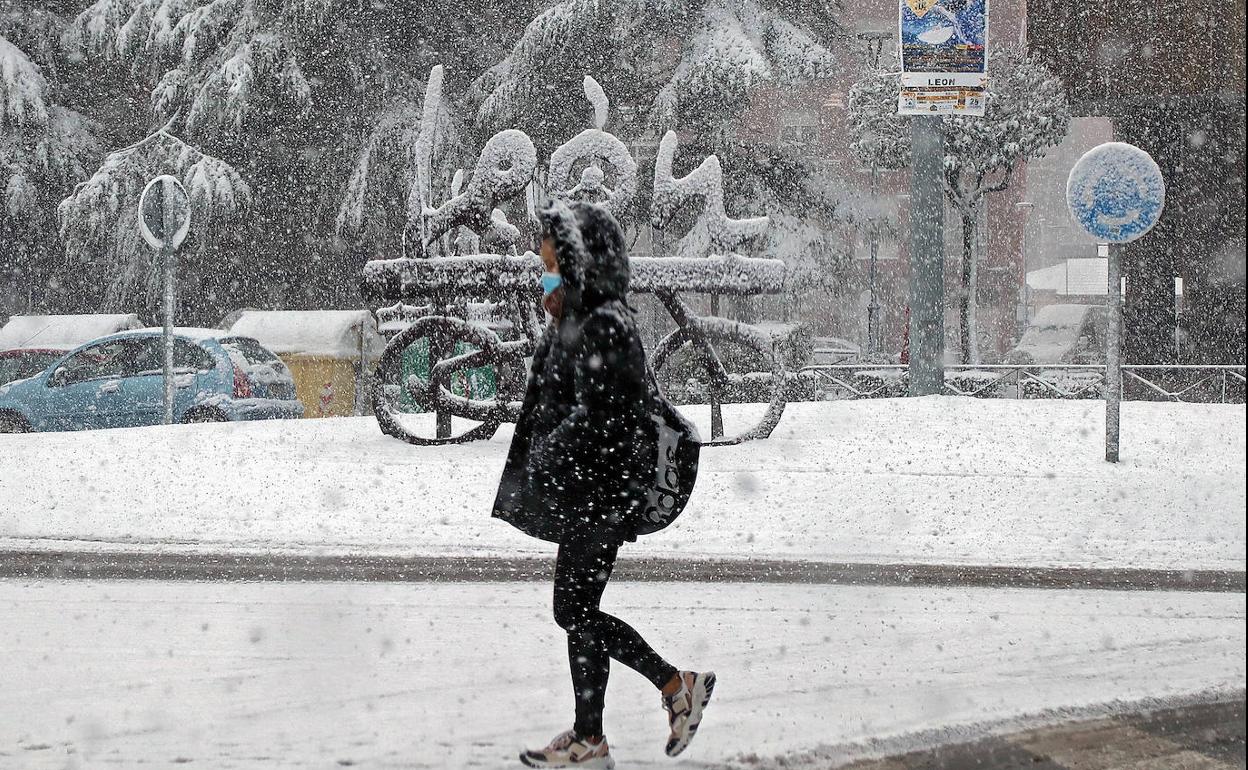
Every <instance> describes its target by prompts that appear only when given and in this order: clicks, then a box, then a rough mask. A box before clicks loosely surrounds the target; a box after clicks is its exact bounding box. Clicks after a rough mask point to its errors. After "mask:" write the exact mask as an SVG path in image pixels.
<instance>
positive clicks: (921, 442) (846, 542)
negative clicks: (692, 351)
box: [0, 398, 1245, 569]
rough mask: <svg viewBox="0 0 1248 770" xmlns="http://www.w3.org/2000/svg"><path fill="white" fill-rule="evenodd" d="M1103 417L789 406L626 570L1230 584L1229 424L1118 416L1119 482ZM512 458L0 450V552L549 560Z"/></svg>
mask: <svg viewBox="0 0 1248 770" xmlns="http://www.w3.org/2000/svg"><path fill="white" fill-rule="evenodd" d="M739 408H744V409H751V408H754V407H739ZM693 416H694V417H695V419H702V418H705V417H706V416H707V415H706V413H705V411H704V410H697V411H695V412H694V413H693ZM1103 419H1104V409H1103V406H1102V405H1101V404H1100V403H1099V402H1095V401H1010V400H1000V401H998V400H975V399H963V398H923V399H899V400H877V401H859V402H826V403H799V404H792V405H790V406H789V408H788V410H787V411H786V413H785V416H784V419H783V420H782V421H781V423H780V426H779V428H777V430H776V432H775V433H774V434H773V436H772V437H771V438H770V439H768V440H766V441H759V442H752V443H747V444H743V445H740V446H735V447H714V448H708V449H705V450H704V451H703V455H702V457H703V461H702V469H701V474H700V477H699V481H698V486H697V488H696V490H695V492H694V496H693V499H692V500H691V502H690V504H689V507H688V508H687V510H686V512H685V514H684V515H683V516H682V518H681V519H680V520H678V522H677V523H676V524H675V525H674V526H673V527H671V528H669V529H668V530H667V531H664V532H662V533H659V534H657V535H653V536H650V537H647V538H643V539H642V540H641V541H640V542H639V543H637V544H636V545H633V546H630V547H629V548H628V549H626V551H625V554H626V555H638V554H647V555H693V556H717V557H725V558H750V557H762V556H766V557H778V558H791V559H819V560H835V561H865V562H922V563H978V564H1025V565H1081V566H1099V567H1109V566H1116V567H1117V566H1130V567H1155V568H1211V569H1216V568H1222V569H1243V565H1244V558H1245V545H1244V544H1245V525H1244V509H1245V472H1244V460H1245V408H1244V407H1243V406H1242V405H1239V406H1225V405H1188V404H1156V403H1127V404H1124V405H1123V449H1122V458H1123V459H1122V462H1121V463H1120V464H1118V465H1111V464H1108V463H1106V462H1104V460H1103V451H1104V450H1103V443H1102V442H1103V434H1102V430H1103V427H1102V426H1103ZM509 440H510V426H504V427H503V428H502V429H501V430H500V431H499V433H498V435H497V436H495V438H494V439H493V440H492V441H488V442H480V443H475V444H467V445H459V446H447V447H413V446H409V445H407V444H404V443H402V442H399V441H396V440H395V439H392V438H389V437H386V436H384V435H382V434H381V432H380V431H379V430H378V428H377V425H376V423H375V422H374V421H373V420H372V419H370V418H346V419H334V420H303V421H291V422H276V423H244V424H231V425H188V426H175V427H171V428H163V427H156V428H138V429H123V430H109V431H95V432H82V433H59V434H31V435H17V436H13V435H0V469H2V472H0V548H6V547H7V548H55V549H64V548H69V549H93V550H97V549H119V548H120V549H145V548H156V549H160V550H165V551H172V550H193V549H203V548H208V549H212V550H229V549H245V550H262V551H272V550H285V551H291V550H294V551H307V552H319V553H369V554H429V555H436V554H497V555H512V556H514V555H524V554H526V553H527V554H539V553H547V552H548V551H549V549H548V548H547V547H546V545H545V544H543V543H540V542H538V541H535V540H532V539H530V538H527V537H525V536H524V535H522V534H520V533H519V532H516V531H514V530H513V529H512V528H511V527H509V526H507V525H505V524H503V523H500V522H498V521H496V520H492V519H491V518H490V516H489V511H490V504H491V503H492V501H493V496H494V492H495V485H496V483H497V479H498V475H499V473H500V471H501V469H502V464H503V460H504V456H505V454H506V450H507V445H508V441H509Z"/></svg>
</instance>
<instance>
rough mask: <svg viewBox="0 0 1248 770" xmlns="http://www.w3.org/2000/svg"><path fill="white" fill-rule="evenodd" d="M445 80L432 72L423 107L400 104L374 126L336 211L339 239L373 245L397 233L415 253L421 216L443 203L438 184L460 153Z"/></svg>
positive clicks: (438, 71) (439, 70) (437, 69)
mask: <svg viewBox="0 0 1248 770" xmlns="http://www.w3.org/2000/svg"><path fill="white" fill-rule="evenodd" d="M443 77H444V70H443V67H442V65H437V66H435V67H434V68H433V69H432V70H431V71H430V73H429V80H428V82H427V84H426V86H425V92H424V98H423V100H422V101H420V102H414V101H411V100H408V99H404V98H400V99H398V100H396V101H395V102H394V103H393V104H392V105H391V106H390V107H389V108H388V109H387V110H386V111H385V112H384V113H383V114H382V115H381V117H380V118H379V119H378V120H377V123H376V125H375V127H374V128H373V130H372V131H371V132H370V133H369V135H368V138H367V141H366V142H365V144H364V147H363V149H361V151H360V154H359V156H358V157H357V158H356V162H355V167H354V169H353V170H352V172H351V177H350V179H349V180H348V182H347V189H346V193H345V195H344V196H343V200H342V203H341V204H340V206H339V208H338V214H337V218H336V220H335V230H336V231H337V232H338V234H340V235H343V236H346V237H355V238H359V239H360V240H364V241H372V242H376V241H379V240H380V241H384V240H385V236H386V232H387V231H388V232H390V233H395V232H397V233H401V234H403V240H404V241H405V242H406V241H408V240H409V239H410V245H411V246H412V247H413V249H414V251H415V252H419V250H420V248H421V247H420V238H421V233H420V223H421V222H422V215H423V212H424V210H425V209H426V208H427V207H429V206H431V205H434V204H435V203H437V202H438V199H439V198H440V197H442V196H441V195H440V193H441V192H442V191H441V189H440V184H439V183H440V182H441V181H442V180H444V179H445V178H446V176H447V175H448V172H450V171H452V170H453V163H454V161H456V160H458V159H459V157H460V154H461V152H462V146H461V141H460V135H459V129H458V126H457V123H456V120H455V116H454V112H453V110H452V109H451V107H450V105H449V104H448V102H447V101H446V100H445V98H444V96H443V92H442V84H443ZM460 178H461V179H462V174H461V175H460ZM456 192H457V191H456ZM391 245H392V244H391Z"/></svg>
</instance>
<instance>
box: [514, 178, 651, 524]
mask: <svg viewBox="0 0 1248 770" xmlns="http://www.w3.org/2000/svg"><path fill="white" fill-rule="evenodd" d="M543 219H544V222H545V226H546V232H547V233H548V234H549V236H550V237H551V238H552V239H553V240H554V245H555V253H556V255H557V257H558V260H559V272H560V274H561V275H562V276H563V287H564V299H563V316H562V318H561V320H560V321H559V323H558V324H552V325H550V326H548V327H547V329H546V333H545V334H544V335H543V336H542V339H541V340H540V341H539V343H538V345H537V349H536V350H535V352H534V354H533V366H532V369H531V370H530V373H529V380H528V388H527V390H526V391H525V395H524V402H523V405H522V407H521V410H520V416H519V419H518V420H517V422H516V429H515V434H514V436H513V438H512V441H511V450H510V451H509V452H508V455H507V464H506V466H505V467H504V469H503V475H502V479H501V481H500V482H499V486H498V496H497V497H496V499H495V502H494V514H493V515H494V516H495V517H497V518H500V519H503V520H504V521H507V522H508V523H510V524H512V525H514V526H515V527H517V528H518V529H520V530H521V531H523V532H525V533H527V534H529V535H532V536H533V537H537V538H541V539H543V540H549V541H552V542H556V543H562V542H564V540H565V539H566V538H567V537H569V536H570V535H574V534H575V535H578V536H590V537H594V538H598V539H601V540H602V541H606V542H616V543H619V542H623V541H625V540H636V539H637V530H638V526H637V521H638V516H639V511H640V510H641V508H642V507H643V506H644V505H645V500H646V493H647V483H646V482H647V480H648V478H650V477H653V475H654V459H653V457H652V455H653V453H654V451H655V444H654V438H653V435H649V434H652V433H653V426H652V424H651V422H650V417H649V412H648V408H647V406H648V404H649V396H648V394H649V390H648V388H647V375H646V358H645V351H644V349H643V348H642V344H641V336H640V335H639V334H638V332H637V323H636V320H635V319H634V317H633V311H632V309H631V308H630V307H629V306H628V305H627V304H626V303H625V297H626V295H627V292H628V280H629V266H628V255H627V251H626V249H627V247H626V244H625V240H624V233H623V231H622V230H621V229H620V226H619V224H618V223H617V222H616V221H615V218H614V217H613V216H611V214H610V213H609V212H608V211H607V210H606V209H604V208H602V207H601V206H596V205H593V204H588V203H577V204H573V205H572V206H567V205H564V204H561V203H556V204H555V205H554V206H552V207H551V208H549V209H547V210H546V211H545V212H544V213H543ZM648 431H649V434H648Z"/></svg>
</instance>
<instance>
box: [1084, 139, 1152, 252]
mask: <svg viewBox="0 0 1248 770" xmlns="http://www.w3.org/2000/svg"><path fill="white" fill-rule="evenodd" d="M1066 205H1067V206H1069V207H1070V213H1071V216H1073V217H1074V218H1075V221H1076V222H1078V223H1079V225H1080V226H1081V227H1082V228H1083V229H1084V230H1087V231H1088V233H1090V234H1091V235H1092V237H1094V238H1096V239H1097V240H1100V241H1106V242H1109V243H1128V242H1130V241H1134V240H1135V239H1136V238H1139V237H1140V236H1142V235H1144V234H1145V233H1147V232H1148V231H1149V230H1151V229H1153V225H1155V224H1157V220H1158V219H1160V218H1161V212H1162V209H1164V208H1165V206H1166V182H1165V179H1163V178H1162V175H1161V169H1160V168H1158V167H1157V163H1156V161H1154V160H1153V158H1152V156H1151V155H1149V154H1148V153H1147V152H1144V151H1143V150H1141V149H1140V148H1139V147H1136V146H1135V145H1131V144H1127V143H1125V142H1106V143H1105V144H1102V145H1100V146H1098V147H1093V148H1092V149H1091V150H1088V151H1087V152H1086V153H1084V155H1083V157H1082V158H1080V159H1079V160H1078V162H1077V163H1075V166H1074V168H1072V169H1071V170H1070V176H1069V177H1068V178H1067V179H1066Z"/></svg>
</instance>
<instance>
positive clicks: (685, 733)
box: [663, 671, 715, 757]
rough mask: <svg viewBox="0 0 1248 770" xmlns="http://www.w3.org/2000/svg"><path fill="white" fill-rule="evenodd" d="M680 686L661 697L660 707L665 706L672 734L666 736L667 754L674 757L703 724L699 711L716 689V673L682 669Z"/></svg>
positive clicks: (685, 746) (708, 701)
mask: <svg viewBox="0 0 1248 770" xmlns="http://www.w3.org/2000/svg"><path fill="white" fill-rule="evenodd" d="M678 675H679V676H680V689H679V690H677V691H676V692H675V693H673V694H671V695H664V696H663V708H665V709H667V722H668V725H670V726H671V728H672V734H671V736H670V737H669V738H668V739H667V749H666V750H667V755H668V756H669V757H674V756H676V755H677V754H679V753H680V752H682V751H684V750H685V749H686V748H687V747H688V746H689V741H691V740H693V736H694V735H695V734H696V733H697V732H698V725H699V724H701V723H702V711H703V709H705V708H706V704H707V703H710V701H711V692H712V691H713V690H714V689H715V674H713V673H711V672H710V671H707V672H705V673H697V672H695V671H681V672H679V674H678Z"/></svg>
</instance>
